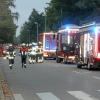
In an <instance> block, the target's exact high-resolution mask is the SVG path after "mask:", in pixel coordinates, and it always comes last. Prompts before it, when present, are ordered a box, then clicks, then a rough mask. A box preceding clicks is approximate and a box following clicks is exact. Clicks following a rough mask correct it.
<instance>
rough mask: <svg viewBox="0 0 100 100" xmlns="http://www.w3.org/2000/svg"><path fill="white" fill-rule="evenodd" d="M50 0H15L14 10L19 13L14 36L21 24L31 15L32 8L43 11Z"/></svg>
mask: <svg viewBox="0 0 100 100" xmlns="http://www.w3.org/2000/svg"><path fill="white" fill-rule="evenodd" d="M49 2H50V0H16V1H15V5H16V8H15V10H14V11H17V12H18V13H19V19H18V23H17V22H16V23H17V25H18V26H19V27H18V29H17V32H16V36H18V35H19V34H20V33H19V32H20V28H21V26H22V25H23V24H24V23H25V21H27V20H28V18H29V16H30V15H31V12H32V9H33V8H35V9H36V10H37V11H38V12H43V11H44V8H45V7H47V4H46V3H49Z"/></svg>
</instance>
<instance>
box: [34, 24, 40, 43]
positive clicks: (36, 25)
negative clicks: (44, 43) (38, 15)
mask: <svg viewBox="0 0 100 100" xmlns="http://www.w3.org/2000/svg"><path fill="white" fill-rule="evenodd" d="M35 24H36V26H37V42H38V32H39V31H38V27H39V25H38V22H35Z"/></svg>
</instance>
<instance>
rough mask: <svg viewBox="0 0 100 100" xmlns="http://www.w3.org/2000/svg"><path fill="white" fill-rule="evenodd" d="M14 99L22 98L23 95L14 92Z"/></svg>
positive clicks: (21, 99) (22, 99) (19, 99)
mask: <svg viewBox="0 0 100 100" xmlns="http://www.w3.org/2000/svg"><path fill="white" fill-rule="evenodd" d="M14 98H15V100H24V98H23V96H22V95H21V94H14Z"/></svg>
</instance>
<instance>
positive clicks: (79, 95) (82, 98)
mask: <svg viewBox="0 0 100 100" xmlns="http://www.w3.org/2000/svg"><path fill="white" fill-rule="evenodd" d="M67 93H69V94H70V95H72V96H74V97H75V98H76V99H78V100H99V99H96V98H93V97H91V96H90V95H89V94H87V93H85V92H82V91H67Z"/></svg>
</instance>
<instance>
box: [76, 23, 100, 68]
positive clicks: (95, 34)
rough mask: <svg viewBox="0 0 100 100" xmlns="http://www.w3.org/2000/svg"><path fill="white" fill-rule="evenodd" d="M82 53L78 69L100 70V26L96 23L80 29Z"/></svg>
mask: <svg viewBox="0 0 100 100" xmlns="http://www.w3.org/2000/svg"><path fill="white" fill-rule="evenodd" d="M79 34H80V53H79V62H78V65H77V67H78V68H81V67H83V66H84V67H86V68H88V69H91V68H100V24H97V23H95V22H93V23H90V24H85V25H82V26H81V27H80V31H79Z"/></svg>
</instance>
